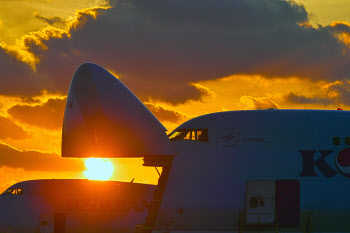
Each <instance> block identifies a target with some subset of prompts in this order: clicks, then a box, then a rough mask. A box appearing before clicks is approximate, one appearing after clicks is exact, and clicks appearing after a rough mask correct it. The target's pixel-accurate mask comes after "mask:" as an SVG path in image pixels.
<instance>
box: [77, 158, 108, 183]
mask: <svg viewBox="0 0 350 233" xmlns="http://www.w3.org/2000/svg"><path fill="white" fill-rule="evenodd" d="M85 167H86V168H87V170H86V171H84V175H85V176H86V178H87V179H89V180H108V179H109V178H110V177H111V176H112V174H113V164H112V163H111V161H109V159H100V158H89V159H87V160H86V161H85Z"/></svg>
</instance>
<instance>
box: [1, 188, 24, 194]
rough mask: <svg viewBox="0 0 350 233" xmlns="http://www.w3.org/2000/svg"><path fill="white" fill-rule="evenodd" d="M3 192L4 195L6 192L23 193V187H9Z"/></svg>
mask: <svg viewBox="0 0 350 233" xmlns="http://www.w3.org/2000/svg"><path fill="white" fill-rule="evenodd" d="M3 194H4V195H6V194H14V195H23V189H21V188H18V189H13V188H9V189H7V190H6V191H5V192H4V193H3Z"/></svg>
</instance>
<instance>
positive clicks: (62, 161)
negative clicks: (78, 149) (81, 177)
mask: <svg viewBox="0 0 350 233" xmlns="http://www.w3.org/2000/svg"><path fill="white" fill-rule="evenodd" d="M4 166H6V167H12V168H22V169H24V170H30V171H83V170H84V169H85V167H84V164H83V161H82V160H79V159H66V158H62V157H60V156H59V155H57V154H50V153H45V152H39V151H29V150H17V149H16V148H13V147H10V146H8V145H6V144H2V143H0V167H4Z"/></svg>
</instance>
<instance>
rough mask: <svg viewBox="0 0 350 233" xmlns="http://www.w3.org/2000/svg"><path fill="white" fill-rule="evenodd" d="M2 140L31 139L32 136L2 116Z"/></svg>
mask: <svg viewBox="0 0 350 233" xmlns="http://www.w3.org/2000/svg"><path fill="white" fill-rule="evenodd" d="M0 129H1V130H0V139H8V138H12V139H17V140H22V139H26V138H28V137H30V134H29V133H28V132H27V131H25V130H24V129H23V128H22V127H21V126H18V125H17V124H15V123H14V122H13V121H12V120H10V119H8V118H6V117H1V116H0Z"/></svg>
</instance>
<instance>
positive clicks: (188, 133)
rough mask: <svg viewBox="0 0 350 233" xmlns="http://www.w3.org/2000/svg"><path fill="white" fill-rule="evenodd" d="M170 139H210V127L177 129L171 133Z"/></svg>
mask: <svg viewBox="0 0 350 233" xmlns="http://www.w3.org/2000/svg"><path fill="white" fill-rule="evenodd" d="M169 139H170V141H179V140H191V141H195V140H196V141H202V142H207V141H208V129H177V130H176V131H175V132H172V133H171V134H169Z"/></svg>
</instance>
